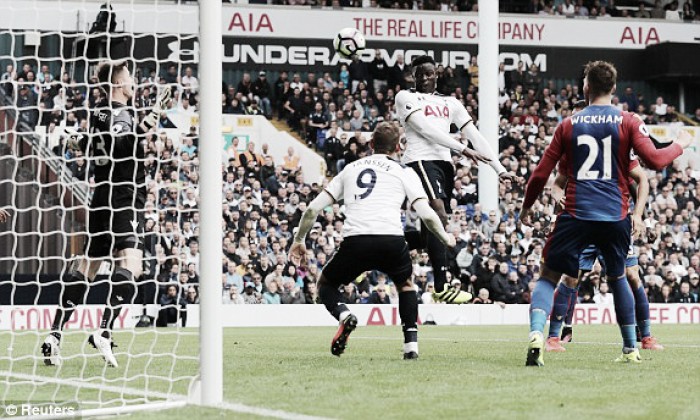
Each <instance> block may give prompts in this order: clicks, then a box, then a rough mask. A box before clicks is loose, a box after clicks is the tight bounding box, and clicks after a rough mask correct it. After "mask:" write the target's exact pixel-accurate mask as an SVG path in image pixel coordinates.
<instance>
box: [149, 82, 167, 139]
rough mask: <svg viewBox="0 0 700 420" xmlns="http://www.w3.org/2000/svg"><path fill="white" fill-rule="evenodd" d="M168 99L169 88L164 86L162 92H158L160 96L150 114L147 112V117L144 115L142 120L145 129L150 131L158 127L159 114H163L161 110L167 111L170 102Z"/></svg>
mask: <svg viewBox="0 0 700 420" xmlns="http://www.w3.org/2000/svg"><path fill="white" fill-rule="evenodd" d="M170 97H171V92H170V86H166V87H165V88H164V89H163V90H161V91H160V94H159V95H158V100H156V104H155V105H154V106H153V109H152V110H151V112H149V113H148V115H146V117H144V119H143V124H144V125H145V126H146V128H148V129H149V130H150V129H151V128H153V127H155V126H156V125H158V120H159V119H160V114H161V112H163V110H165V109H167V107H168V102H170Z"/></svg>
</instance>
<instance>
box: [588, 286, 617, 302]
mask: <svg viewBox="0 0 700 420" xmlns="http://www.w3.org/2000/svg"><path fill="white" fill-rule="evenodd" d="M593 302H595V303H597V304H599V305H612V304H613V303H614V300H613V295H612V293H609V288H608V282H606V281H604V282H601V283H600V291H599V293H598V294H597V295H595V296H593Z"/></svg>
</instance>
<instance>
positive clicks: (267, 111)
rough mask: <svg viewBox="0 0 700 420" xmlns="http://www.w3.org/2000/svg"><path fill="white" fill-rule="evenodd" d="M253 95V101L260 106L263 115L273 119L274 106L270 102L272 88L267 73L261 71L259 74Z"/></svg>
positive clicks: (252, 91)
mask: <svg viewBox="0 0 700 420" xmlns="http://www.w3.org/2000/svg"><path fill="white" fill-rule="evenodd" d="M285 74H286V73H285ZM251 93H252V94H253V99H255V100H256V101H258V103H259V104H260V108H261V109H262V112H263V115H265V117H266V118H267V119H270V118H272V104H271V102H270V93H271V88H270V84H269V83H268V82H267V73H266V72H264V71H261V72H260V73H258V78H257V79H255V81H254V82H253V86H252V87H251Z"/></svg>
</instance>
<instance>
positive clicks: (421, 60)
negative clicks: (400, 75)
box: [411, 55, 435, 70]
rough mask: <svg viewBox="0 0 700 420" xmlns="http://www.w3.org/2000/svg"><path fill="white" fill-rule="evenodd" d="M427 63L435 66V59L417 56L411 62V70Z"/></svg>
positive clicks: (427, 56)
mask: <svg viewBox="0 0 700 420" xmlns="http://www.w3.org/2000/svg"><path fill="white" fill-rule="evenodd" d="M427 63H430V64H432V65H435V59H434V58H433V57H431V56H429V55H419V56H418V57H416V58H414V59H413V61H411V70H415V69H416V68H417V67H418V66H420V65H423V64H427Z"/></svg>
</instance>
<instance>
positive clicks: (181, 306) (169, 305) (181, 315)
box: [156, 284, 187, 327]
mask: <svg viewBox="0 0 700 420" xmlns="http://www.w3.org/2000/svg"><path fill="white" fill-rule="evenodd" d="M159 303H160V306H161V309H160V310H159V311H158V319H157V320H156V326H157V327H168V326H174V325H175V324H176V323H177V321H178V319H180V320H181V321H182V324H181V326H182V327H185V326H186V324H187V312H186V311H185V308H186V307H187V302H186V301H185V299H184V298H182V297H180V296H179V293H178V290H177V286H176V285H174V284H171V285H169V286H168V287H167V289H166V292H165V294H163V295H161V297H160V299H159Z"/></svg>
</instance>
